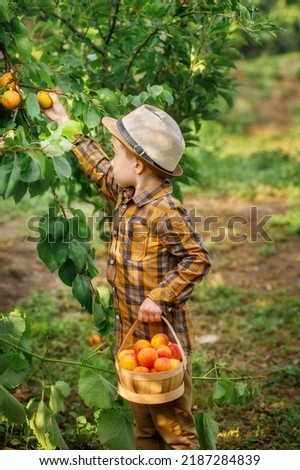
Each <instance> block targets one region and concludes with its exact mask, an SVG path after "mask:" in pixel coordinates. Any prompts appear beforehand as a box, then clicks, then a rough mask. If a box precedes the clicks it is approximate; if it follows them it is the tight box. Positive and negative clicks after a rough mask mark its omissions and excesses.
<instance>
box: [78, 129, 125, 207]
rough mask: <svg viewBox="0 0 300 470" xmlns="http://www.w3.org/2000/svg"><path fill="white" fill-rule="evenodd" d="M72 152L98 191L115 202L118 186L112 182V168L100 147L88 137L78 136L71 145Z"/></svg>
mask: <svg viewBox="0 0 300 470" xmlns="http://www.w3.org/2000/svg"><path fill="white" fill-rule="evenodd" d="M72 152H73V153H74V155H75V156H76V158H77V160H78V161H79V163H80V165H81V166H82V168H83V170H84V172H85V173H86V175H87V176H88V177H89V178H90V180H91V181H92V182H93V183H95V185H96V186H97V187H98V189H99V191H101V193H103V194H104V195H105V196H107V197H108V198H109V199H113V200H115V201H116V200H117V198H118V194H119V186H118V185H117V183H116V182H115V180H114V177H113V171H112V166H111V164H110V161H109V158H108V156H107V155H106V153H105V152H104V150H103V149H102V147H101V146H100V145H99V144H98V143H97V142H96V141H95V140H93V139H91V138H89V137H86V136H79V137H77V139H76V140H75V142H74V143H73V148H72Z"/></svg>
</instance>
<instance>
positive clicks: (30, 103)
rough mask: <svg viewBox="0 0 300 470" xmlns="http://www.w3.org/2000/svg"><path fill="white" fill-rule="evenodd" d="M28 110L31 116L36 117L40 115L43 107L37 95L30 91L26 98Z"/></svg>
mask: <svg viewBox="0 0 300 470" xmlns="http://www.w3.org/2000/svg"><path fill="white" fill-rule="evenodd" d="M26 111H27V113H28V114H29V116H30V117H31V118H35V117H37V116H39V115H40V113H41V109H40V106H39V103H38V99H37V95H36V94H35V93H30V94H29V95H28V96H27V98H26Z"/></svg>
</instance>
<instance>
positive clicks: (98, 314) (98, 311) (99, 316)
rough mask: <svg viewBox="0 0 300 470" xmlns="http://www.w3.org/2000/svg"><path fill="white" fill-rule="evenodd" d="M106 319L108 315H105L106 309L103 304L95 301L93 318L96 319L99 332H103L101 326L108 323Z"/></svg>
mask: <svg viewBox="0 0 300 470" xmlns="http://www.w3.org/2000/svg"><path fill="white" fill-rule="evenodd" d="M105 317H106V315H105V310H104V308H103V307H102V305H101V304H99V303H98V302H97V301H95V302H94V305H93V318H94V322H95V326H96V328H98V329H99V330H101V326H102V325H103V322H105V321H106V318H105Z"/></svg>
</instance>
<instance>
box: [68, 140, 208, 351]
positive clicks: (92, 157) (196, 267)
mask: <svg viewBox="0 0 300 470" xmlns="http://www.w3.org/2000/svg"><path fill="white" fill-rule="evenodd" d="M73 153H74V154H75V156H76V157H77V159H78V161H79V162H80V164H81V165H82V167H83V170H84V171H85V173H86V174H87V176H88V177H89V178H90V179H91V180H92V181H93V183H95V184H96V185H97V187H98V188H99V191H101V193H103V194H104V195H105V196H108V197H109V198H111V199H113V200H114V201H115V202H116V208H115V210H114V212H113V221H112V228H111V238H110V243H109V248H108V264H107V280H108V282H109V283H110V284H111V286H112V288H113V292H114V308H115V312H116V322H115V336H116V350H118V349H119V347H120V345H121V343H122V340H123V338H124V336H125V334H126V333H127V332H128V330H129V328H130V327H131V326H132V324H133V323H134V322H135V320H136V319H137V315H138V311H139V307H140V305H141V304H142V302H143V301H144V299H145V298H146V297H149V298H150V299H152V300H153V301H154V302H156V303H157V304H158V305H159V306H160V307H161V308H162V310H163V312H164V315H166V316H167V318H168V320H169V321H170V323H171V324H172V326H173V328H174V330H175V332H176V333H177V336H178V338H179V340H180V342H181V345H182V347H183V349H184V350H185V351H186V352H187V353H189V352H190V351H191V348H192V347H193V343H194V339H193V338H194V328H193V323H192V318H191V314H190V310H189V306H188V303H187V300H188V298H189V297H190V295H191V293H192V291H193V288H194V286H195V284H196V282H199V281H201V279H202V278H203V276H204V275H205V274H206V273H207V272H208V270H209V267H210V260H209V256H208V252H207V250H206V248H205V246H204V245H203V243H202V240H201V237H200V235H199V234H198V233H197V232H195V230H194V228H193V226H192V224H191V221H190V218H189V216H188V214H187V212H186V211H185V209H183V207H182V206H181V205H180V204H179V203H178V201H177V200H175V199H174V198H173V197H172V185H171V184H170V183H169V182H167V183H162V184H161V185H160V186H158V187H157V188H155V189H154V190H153V191H151V192H147V191H145V192H143V193H141V194H139V195H138V196H136V197H135V196H134V188H126V189H120V188H119V187H118V185H117V184H116V182H115V181H114V177H113V171H112V167H111V164H110V161H109V159H108V157H107V155H106V154H105V153H104V151H103V149H102V148H101V147H100V146H99V144H98V143H97V142H95V141H94V140H92V139H90V138H88V137H84V136H80V137H78V138H77V140H76V141H75V143H74V147H73ZM162 328H163V331H164V332H165V333H166V334H168V335H170V331H168V327H167V326H166V325H165V323H164V322H163V324H162V325H161V324H157V323H141V324H140V325H139V327H138V328H137V329H136V330H135V332H134V336H135V338H134V340H135V339H137V338H149V337H152V336H153V335H154V334H156V333H158V332H160V331H162Z"/></svg>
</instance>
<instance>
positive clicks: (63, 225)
mask: <svg viewBox="0 0 300 470" xmlns="http://www.w3.org/2000/svg"><path fill="white" fill-rule="evenodd" d="M48 233H49V235H51V237H52V238H53V240H55V241H58V240H63V241H68V238H67V235H68V233H69V222H68V219H67V218H66V217H62V216H58V217H51V218H50V219H49V221H48Z"/></svg>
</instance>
